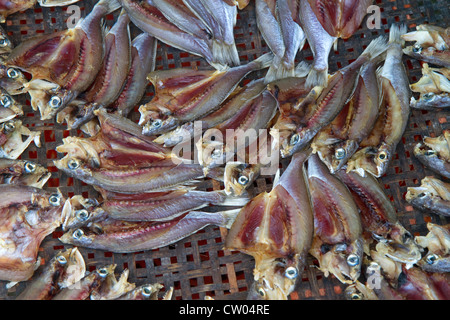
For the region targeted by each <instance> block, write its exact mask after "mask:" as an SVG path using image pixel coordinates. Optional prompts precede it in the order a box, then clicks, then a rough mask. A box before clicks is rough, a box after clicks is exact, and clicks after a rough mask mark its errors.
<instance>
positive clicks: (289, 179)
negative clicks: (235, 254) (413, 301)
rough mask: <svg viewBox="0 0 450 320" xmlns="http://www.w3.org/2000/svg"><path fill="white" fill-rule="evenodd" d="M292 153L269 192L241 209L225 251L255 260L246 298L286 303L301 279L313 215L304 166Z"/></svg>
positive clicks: (299, 156) (303, 157)
mask: <svg viewBox="0 0 450 320" xmlns="http://www.w3.org/2000/svg"><path fill="white" fill-rule="evenodd" d="M309 154H310V152H304V153H296V154H295V155H294V156H293V158H292V160H291V162H290V164H289V166H288V167H287V168H286V170H285V171H284V172H283V174H282V175H281V177H280V178H279V180H277V181H276V182H275V183H274V186H273V188H272V190H271V191H270V192H269V193H268V192H263V193H260V194H259V195H257V196H256V197H254V198H253V199H252V200H250V202H249V203H248V204H247V205H246V206H245V207H243V208H242V209H241V211H240V213H239V214H238V216H237V217H236V220H235V222H234V223H233V225H232V227H231V229H230V230H229V232H228V235H227V238H226V241H225V247H226V248H227V249H232V250H239V251H241V252H243V253H245V254H248V255H251V256H253V257H254V258H255V268H254V270H253V277H254V282H253V284H252V286H251V288H250V290H249V295H248V299H264V300H287V299H288V296H289V294H290V293H291V292H292V291H293V290H294V288H295V285H296V283H297V280H298V279H299V278H301V273H302V271H303V267H304V265H305V263H306V257H307V254H308V251H309V249H310V247H311V243H312V239H313V230H314V224H313V212H312V207H311V200H310V197H309V193H308V185H307V183H308V182H307V178H306V177H305V172H304V163H305V161H306V159H307V157H308V156H309Z"/></svg>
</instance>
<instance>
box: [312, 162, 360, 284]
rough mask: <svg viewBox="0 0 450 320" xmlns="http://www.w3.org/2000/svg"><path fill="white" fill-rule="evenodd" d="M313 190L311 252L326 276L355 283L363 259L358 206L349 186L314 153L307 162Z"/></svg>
mask: <svg viewBox="0 0 450 320" xmlns="http://www.w3.org/2000/svg"><path fill="white" fill-rule="evenodd" d="M307 176H308V184H309V190H310V194H311V199H312V204H313V209H314V240H313V243H312V246H311V249H310V251H309V252H310V253H311V254H312V255H313V256H314V257H315V258H316V259H318V261H319V269H320V270H321V271H322V272H324V274H325V276H328V275H329V274H330V273H331V274H333V275H334V276H336V278H337V279H338V280H339V281H341V282H342V283H347V284H351V283H353V282H355V281H356V280H357V279H358V278H359V275H360V271H361V265H362V261H363V240H362V226H361V221H360V217H359V211H358V207H357V206H356V204H355V202H354V200H353V197H352V195H351V193H350V191H349V190H348V188H347V187H346V186H345V185H344V184H343V183H342V182H341V181H340V180H339V179H338V178H337V177H335V176H334V175H332V174H331V173H330V172H329V171H328V169H327V167H326V166H325V165H324V164H323V163H322V162H321V160H320V159H319V157H318V156H317V155H312V156H311V157H310V158H309V159H308V162H307Z"/></svg>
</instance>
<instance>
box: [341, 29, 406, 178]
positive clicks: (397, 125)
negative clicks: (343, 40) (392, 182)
mask: <svg viewBox="0 0 450 320" xmlns="http://www.w3.org/2000/svg"><path fill="white" fill-rule="evenodd" d="M405 32H406V26H395V25H393V26H391V29H390V33H389V45H388V48H387V53H386V60H385V63H384V66H383V69H382V71H381V73H380V81H381V87H382V90H383V95H384V98H383V99H384V102H385V104H386V108H385V112H383V113H381V114H380V116H379V121H377V123H376V124H375V126H374V129H373V131H372V133H371V135H370V136H369V137H368V138H367V144H366V142H362V143H361V147H362V149H360V150H359V151H357V152H356V153H355V154H354V155H353V156H352V158H351V159H350V160H349V161H348V170H355V171H357V172H359V173H360V174H362V175H364V174H365V173H366V172H367V173H371V174H372V175H374V176H375V177H381V176H382V175H383V174H385V173H386V170H387V168H388V165H389V163H390V162H391V160H392V158H393V157H394V153H395V150H396V148H397V145H398V143H399V142H400V140H401V138H402V136H403V133H404V131H405V129H406V125H407V123H408V120H409V115H410V107H409V103H410V97H411V91H410V89H409V80H408V76H407V74H406V70H405V66H404V65H403V61H402V55H403V52H402V45H403V40H401V35H402V34H404V33H405Z"/></svg>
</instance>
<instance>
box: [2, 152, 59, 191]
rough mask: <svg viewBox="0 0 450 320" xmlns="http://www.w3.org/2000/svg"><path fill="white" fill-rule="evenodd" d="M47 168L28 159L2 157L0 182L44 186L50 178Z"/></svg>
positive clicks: (36, 186)
mask: <svg viewBox="0 0 450 320" xmlns="http://www.w3.org/2000/svg"><path fill="white" fill-rule="evenodd" d="M50 176H51V173H50V172H48V170H47V168H45V167H44V166H41V165H40V164H38V163H35V162H32V161H26V160H9V159H0V184H21V185H26V186H30V187H35V188H42V187H43V186H44V185H45V184H46V183H47V181H48V179H49V178H50Z"/></svg>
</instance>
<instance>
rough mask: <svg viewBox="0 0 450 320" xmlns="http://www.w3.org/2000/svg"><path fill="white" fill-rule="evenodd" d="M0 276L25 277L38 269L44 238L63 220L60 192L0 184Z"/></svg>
mask: <svg viewBox="0 0 450 320" xmlns="http://www.w3.org/2000/svg"><path fill="white" fill-rule="evenodd" d="M0 194H1V195H2V197H1V199H0V211H1V215H0V216H1V228H0V239H1V241H0V255H1V259H0V260H1V264H0V279H1V280H8V281H15V282H18V281H25V280H28V279H29V278H30V277H31V276H32V275H33V273H34V271H35V269H36V264H37V256H38V249H39V246H40V245H41V242H42V240H43V239H44V238H45V237H46V236H47V235H49V234H50V233H52V232H53V231H54V230H55V229H56V228H57V227H59V226H60V225H61V223H62V220H63V219H62V204H63V203H64V201H65V199H64V198H63V196H62V195H61V194H60V193H51V192H49V191H44V190H42V189H39V188H33V187H28V186H21V185H0Z"/></svg>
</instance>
